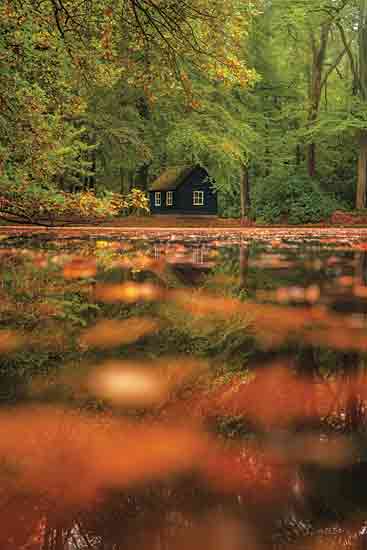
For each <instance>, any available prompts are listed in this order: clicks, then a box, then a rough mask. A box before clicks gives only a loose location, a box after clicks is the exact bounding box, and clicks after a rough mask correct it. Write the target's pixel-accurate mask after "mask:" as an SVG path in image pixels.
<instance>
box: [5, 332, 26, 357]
mask: <svg viewBox="0 0 367 550" xmlns="http://www.w3.org/2000/svg"><path fill="white" fill-rule="evenodd" d="M23 343H24V338H23V336H21V335H20V334H19V333H17V332H15V331H14V330H6V329H4V330H0V353H10V352H12V351H15V350H16V349H18V348H19V347H21V346H22V345H23Z"/></svg>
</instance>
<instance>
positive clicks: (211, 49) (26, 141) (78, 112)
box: [0, 0, 367, 224]
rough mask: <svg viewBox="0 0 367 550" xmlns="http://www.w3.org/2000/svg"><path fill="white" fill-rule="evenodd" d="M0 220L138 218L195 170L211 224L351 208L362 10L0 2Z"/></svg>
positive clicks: (361, 89) (236, 2)
mask: <svg viewBox="0 0 367 550" xmlns="http://www.w3.org/2000/svg"><path fill="white" fill-rule="evenodd" d="M0 71H1V79H0V216H1V218H2V219H4V220H11V221H12V220H14V219H17V220H22V221H23V222H27V223H29V222H33V221H34V220H37V219H42V218H47V217H50V216H51V217H52V216H60V215H64V216H77V217H78V216H79V217H80V216H81V217H85V218H89V219H90V218H91V217H101V216H102V217H103V216H119V215H126V214H129V213H136V212H143V213H144V212H146V211H147V210H148V203H147V198H146V195H145V192H146V190H147V188H148V185H149V184H150V182H151V181H152V180H154V179H155V178H156V177H157V176H159V174H160V173H161V172H162V171H163V170H164V169H165V168H167V167H170V166H177V165H194V164H199V165H201V166H203V167H204V168H205V169H206V170H207V171H208V173H209V174H210V177H211V180H212V183H213V186H214V187H215V189H216V191H217V192H218V196H219V203H220V215H221V216H224V217H240V216H241V217H243V218H244V217H249V218H251V219H253V220H256V221H257V222H260V223H277V222H283V221H286V222H288V223H291V224H292V223H307V222H319V221H321V220H327V219H328V218H329V217H330V215H331V214H332V213H333V212H335V211H338V210H346V211H351V210H357V211H360V210H362V211H363V209H365V207H366V185H367V169H366V167H367V129H366V124H367V0H308V1H307V2H305V1H303V0H256V1H254V0H246V1H243V0H211V1H209V0H184V1H180V2H177V1H168V0H100V1H98V2H96V1H93V0H81V1H76V0H4V1H3V2H2V3H1V6H0Z"/></svg>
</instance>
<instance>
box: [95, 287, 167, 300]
mask: <svg viewBox="0 0 367 550" xmlns="http://www.w3.org/2000/svg"><path fill="white" fill-rule="evenodd" d="M95 297H96V298H97V300H101V301H103V302H108V303H109V302H127V303H133V302H138V301H146V302H153V301H156V300H159V299H160V298H162V297H163V291H162V289H161V288H159V287H157V286H154V285H152V284H150V283H143V284H138V283H134V282H129V283H123V284H121V285H97V286H96V289H95Z"/></svg>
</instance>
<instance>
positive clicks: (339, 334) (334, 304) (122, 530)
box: [0, 235, 367, 550]
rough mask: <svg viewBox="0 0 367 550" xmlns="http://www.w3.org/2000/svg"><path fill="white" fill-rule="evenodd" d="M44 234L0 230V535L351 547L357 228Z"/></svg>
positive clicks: (355, 512)
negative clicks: (329, 233) (252, 234)
mask: <svg viewBox="0 0 367 550" xmlns="http://www.w3.org/2000/svg"><path fill="white" fill-rule="evenodd" d="M55 237H57V236H56V235H55V236H54V237H52V238H50V237H47V238H44V237H43V238H38V239H37V238H31V239H28V238H26V237H23V238H21V239H20V240H19V241H17V240H16V239H14V238H11V237H9V238H3V239H2V240H1V242H0V254H1V256H2V257H3V259H6V262H5V261H4V262H2V263H1V265H0V297H1V303H0V380H1V386H0V397H1V404H2V409H1V410H0V459H1V463H0V476H1V482H0V505H1V509H2V527H1V529H0V549H4V550H8V549H10V548H12V549H31V550H35V549H37V550H51V549H52V550H64V549H67V550H70V549H84V548H93V549H96V550H97V549H98V550H117V549H120V548H124V549H128V550H130V549H131V550H135V549H137V550H138V549H139V550H140V549H143V550H144V549H145V548H146V549H148V548H149V549H157V550H158V549H159V550H166V549H167V550H168V549H171V548H172V549H173V548H174V549H175V550H176V549H178V550H189V549H190V550H195V549H196V548H197V549H200V550H201V549H202V548H203V547H207V548H208V549H211V548H213V549H214V548H215V550H222V549H223V550H237V549H242V548H256V549H257V548H266V547H286V546H287V545H288V544H289V543H292V544H293V545H296V546H298V547H302V548H303V547H305V546H304V545H307V546H308V547H310V548H313V547H315V548H316V547H319V546H321V548H323V547H324V546H325V548H326V547H327V548H329V547H332V548H334V547H335V548H339V547H340V546H343V547H346V548H357V547H358V548H361V547H363V546H364V545H365V537H366V526H365V522H366V520H367V498H366V494H367V493H366V491H365V483H366V482H367V459H366V450H367V438H366V402H367V383H366V382H367V379H366V368H365V366H366V352H367V326H366V299H367V256H366V251H365V248H364V246H363V243H361V242H358V241H352V242H349V241H348V242H336V241H332V242H329V241H324V242H321V241H320V240H318V241H316V240H315V239H311V240H307V239H306V238H305V237H304V236H303V237H302V239H293V240H292V238H290V237H289V235H287V236H284V237H279V238H276V239H274V238H271V240H270V242H269V240H263V241H260V240H257V241H252V240H251V239H246V238H243V237H242V236H238V235H237V236H230V235H228V236H227V238H226V239H223V238H219V237H218V236H216V235H211V236H210V235H209V236H205V235H200V238H198V236H195V235H193V236H191V237H190V236H189V237H186V236H185V235H183V236H182V237H181V238H180V237H179V236H177V235H176V236H174V235H170V236H168V235H165V236H160V237H158V238H156V239H155V240H149V239H146V238H144V239H142V238H141V236H140V237H139V236H138V235H137V236H136V237H135V236H134V238H130V239H126V238H124V239H122V238H120V239H119V238H112V237H108V236H106V237H103V238H101V237H100V236H99V237H98V238H88V239H82V238H80V237H78V238H74V237H73V238H71V237H68V238H67V239H65V238H55Z"/></svg>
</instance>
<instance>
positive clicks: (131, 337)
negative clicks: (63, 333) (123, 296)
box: [79, 317, 159, 348]
mask: <svg viewBox="0 0 367 550" xmlns="http://www.w3.org/2000/svg"><path fill="white" fill-rule="evenodd" d="M158 327H159V324H158V322H157V321H155V320H154V319H149V318H147V317H134V318H129V319H126V320H124V321H117V320H112V319H111V320H104V321H100V322H99V323H97V324H96V325H95V326H94V327H91V328H89V329H87V330H86V331H84V332H83V333H82V335H81V336H80V339H79V342H80V344H81V346H82V347H86V348H109V347H113V346H120V345H122V344H130V343H132V342H135V341H137V340H139V339H140V338H142V337H143V336H146V335H148V334H151V333H152V332H154V331H156V330H157V329H158Z"/></svg>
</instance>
